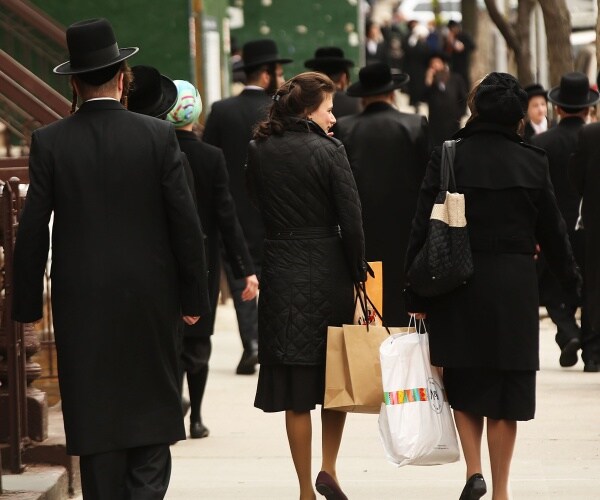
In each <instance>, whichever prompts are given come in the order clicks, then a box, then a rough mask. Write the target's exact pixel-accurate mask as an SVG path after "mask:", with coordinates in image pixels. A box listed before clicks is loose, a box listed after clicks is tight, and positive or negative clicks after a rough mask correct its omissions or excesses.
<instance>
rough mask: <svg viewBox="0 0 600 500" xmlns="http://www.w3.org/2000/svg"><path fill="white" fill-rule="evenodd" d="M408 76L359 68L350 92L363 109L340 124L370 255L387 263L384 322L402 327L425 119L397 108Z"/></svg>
mask: <svg viewBox="0 0 600 500" xmlns="http://www.w3.org/2000/svg"><path fill="white" fill-rule="evenodd" d="M407 81H408V75H404V74H397V75H393V76H392V73H391V70H390V68H389V66H388V65H387V64H384V63H376V64H372V65H369V66H366V67H364V68H362V69H361V70H360V73H359V81H358V82H357V83H355V84H353V85H351V86H350V87H349V88H348V94H349V95H353V96H356V97H362V98H363V105H364V111H363V112H362V113H360V114H357V115H353V116H347V117H344V118H342V119H340V120H339V121H338V123H337V136H338V138H339V139H340V140H341V141H342V142H343V143H344V146H345V147H346V152H347V153H348V159H349V161H350V166H351V167H352V172H353V173H354V178H355V179H356V185H357V187H358V193H359V195H360V201H361V204H362V215H363V227H364V233H365V245H366V257H367V260H369V261H382V262H383V318H384V320H385V321H386V323H387V324H388V325H392V326H404V325H406V324H407V323H408V320H409V317H408V314H407V311H406V309H405V306H404V300H403V298H402V289H403V288H404V257H405V254H406V246H407V244H408V235H409V232H410V227H411V222H412V218H413V216H414V213H415V209H416V205H417V196H418V192H419V187H420V185H421V181H422V180H423V175H424V173H425V166H426V165H427V159H428V155H427V148H428V137H427V120H426V119H425V118H424V117H423V116H419V115H414V114H407V113H402V112H400V111H398V110H397V109H396V108H395V107H394V91H395V89H398V88H400V87H401V86H402V85H404V84H405V83H406V82H407Z"/></svg>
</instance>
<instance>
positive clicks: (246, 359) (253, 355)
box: [235, 350, 258, 375]
mask: <svg viewBox="0 0 600 500" xmlns="http://www.w3.org/2000/svg"><path fill="white" fill-rule="evenodd" d="M257 363H258V351H255V350H251V351H244V352H243V354H242V359H240V362H239V364H238V365H237V368H236V369H235V373H237V374H238V375H253V374H255V373H256V365H257Z"/></svg>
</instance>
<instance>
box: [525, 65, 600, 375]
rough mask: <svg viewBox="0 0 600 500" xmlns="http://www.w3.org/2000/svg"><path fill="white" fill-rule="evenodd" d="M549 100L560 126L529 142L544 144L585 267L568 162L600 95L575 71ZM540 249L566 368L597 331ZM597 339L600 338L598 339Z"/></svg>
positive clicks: (544, 286) (546, 300)
mask: <svg viewBox="0 0 600 500" xmlns="http://www.w3.org/2000/svg"><path fill="white" fill-rule="evenodd" d="M548 98H549V100H550V102H552V104H553V105H554V106H555V108H556V112H557V114H558V116H559V117H560V121H559V122H558V125H557V126H556V127H553V128H551V129H550V130H548V131H547V132H544V133H542V134H539V135H536V136H534V137H532V139H531V143H532V144H533V145H534V146H537V147H539V148H542V149H543V150H544V151H546V154H547V155H548V161H549V164H550V180H551V181H552V184H553V186H554V192H555V194H556V201H557V203H558V207H559V209H560V212H561V214H562V216H563V218H564V219H565V222H566V224H567V232H568V234H569V239H570V241H571V246H572V247H573V251H574V254H575V259H576V260H577V263H578V265H579V267H580V268H584V267H585V264H586V262H585V259H584V253H585V250H584V246H585V243H584V235H583V232H582V231H577V230H576V229H575V227H576V224H577V219H578V217H579V206H580V204H581V194H580V193H579V192H578V190H577V189H576V187H575V186H574V185H573V184H572V183H571V182H570V180H569V160H570V157H571V155H572V154H573V153H574V152H575V151H576V149H577V138H578V134H579V131H580V130H581V129H582V128H583V127H584V126H585V123H586V120H587V117H588V115H589V110H590V106H593V105H594V104H596V103H597V102H598V101H599V100H600V94H598V92H597V91H595V90H591V89H590V85H589V81H588V77H587V76H586V75H585V74H583V73H579V72H573V73H567V74H565V75H563V76H562V78H561V79H560V85H558V86H556V87H554V88H552V89H551V90H550V91H549V92H548ZM540 247H541V250H542V252H541V255H540V259H539V260H538V266H539V274H540V277H539V281H540V303H541V304H542V305H544V306H546V310H547V311H548V315H549V316H550V319H551V320H552V322H553V323H554V324H555V325H556V337H555V340H556V343H557V344H558V347H559V349H560V357H559V364H560V365H561V366H563V367H568V366H573V365H575V364H576V363H577V360H578V353H579V350H580V349H581V348H582V341H583V337H585V338H586V339H590V338H593V337H597V336H598V335H599V334H598V333H595V332H594V331H593V329H592V327H591V325H590V323H589V318H588V312H589V311H588V310H587V308H586V307H585V305H583V304H582V300H581V297H580V296H579V295H577V294H574V293H573V291H572V290H569V289H565V287H564V286H563V285H562V283H561V282H560V280H559V279H557V277H556V276H555V274H554V273H553V272H552V270H551V269H550V268H549V266H548V263H547V258H546V250H547V249H546V248H544V246H543V245H540ZM597 258H598V257H597V256H594V257H593V259H594V260H595V259H597ZM592 265H593V264H592ZM579 306H582V309H581V325H579V324H578V323H577V319H576V318H575V314H576V312H577V308H578V307H579ZM595 307H596V306H595V305H594V308H595ZM595 342H596V343H597V342H600V339H597V340H596V341H595ZM592 343H594V342H592ZM588 345H589V342H586V349H584V350H583V353H582V357H583V361H584V370H585V371H598V370H599V369H600V366H599V365H598V361H600V359H598V356H597V354H590V353H588V352H587V346H588Z"/></svg>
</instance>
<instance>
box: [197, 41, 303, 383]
mask: <svg viewBox="0 0 600 500" xmlns="http://www.w3.org/2000/svg"><path fill="white" fill-rule="evenodd" d="M242 58H243V65H242V66H241V68H239V69H241V70H243V71H244V73H245V74H246V86H245V87H244V90H243V91H242V92H241V93H240V94H239V95H237V96H235V97H229V98H227V99H223V100H221V101H218V102H215V103H213V105H212V109H211V112H210V115H209V116H208V119H207V121H206V127H205V128H204V134H203V140H204V142H206V143H207V144H211V145H213V146H216V147H218V148H220V149H221V150H222V151H223V154H224V155H225V163H226V165H227V172H228V174H229V187H230V191H231V195H232V196H233V200H234V201H235V207H236V210H237V217H238V220H239V221H240V224H241V226H242V230H243V231H244V237H245V238H246V244H247V245H248V248H249V250H250V255H251V256H252V260H253V264H254V271H255V273H256V275H257V276H259V277H260V269H261V260H262V251H263V249H262V246H263V239H264V227H263V224H262V221H261V218H260V214H259V212H258V210H257V209H256V207H255V206H254V205H253V204H252V203H250V200H249V198H248V193H247V191H246V181H245V177H244V168H245V164H246V151H247V149H248V143H249V142H250V140H251V139H252V134H253V130H254V127H255V126H256V125H257V124H258V122H259V121H261V120H263V119H264V118H265V117H266V116H267V111H268V108H269V106H270V104H271V102H272V101H271V95H273V94H274V93H275V91H276V90H277V88H278V87H279V86H280V85H281V84H282V83H283V82H284V79H283V65H284V64H287V63H290V62H292V60H291V59H287V58H284V57H281V56H280V55H279V53H278V51H277V45H275V42H274V41H273V40H269V39H262V40H253V41H250V42H247V43H246V44H244V46H243V49H242ZM224 268H225V273H226V275H227V283H228V284H229V289H230V291H231V295H232V296H233V304H234V306H235V312H236V316H237V321H238V327H239V330H240V337H241V339H242V345H243V347H244V351H243V353H242V357H241V359H240V362H239V363H238V366H237V368H236V373H237V374H239V375H252V374H254V373H256V364H257V361H258V329H257V328H258V327H257V321H258V316H257V314H258V312H257V311H258V310H257V304H256V300H248V301H244V300H243V299H242V293H243V292H244V290H245V288H246V280H245V279H244V278H240V279H237V278H236V277H235V276H234V273H233V270H232V268H231V264H230V263H229V262H228V261H227V258H225V259H224Z"/></svg>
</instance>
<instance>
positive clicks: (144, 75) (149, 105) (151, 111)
mask: <svg viewBox="0 0 600 500" xmlns="http://www.w3.org/2000/svg"><path fill="white" fill-rule="evenodd" d="M131 71H132V72H133V84H132V87H131V89H130V90H129V94H128V96H127V109H129V110H130V111H133V112H135V113H139V114H141V115H148V116H154V117H155V118H162V117H164V116H166V114H167V113H168V112H169V111H171V109H173V106H175V104H176V103H177V85H175V83H174V82H173V80H171V79H170V78H167V77H166V76H164V75H161V74H160V73H159V72H158V70H157V69H156V68H153V67H152V66H142V65H140V66H134V67H133V68H131Z"/></svg>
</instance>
